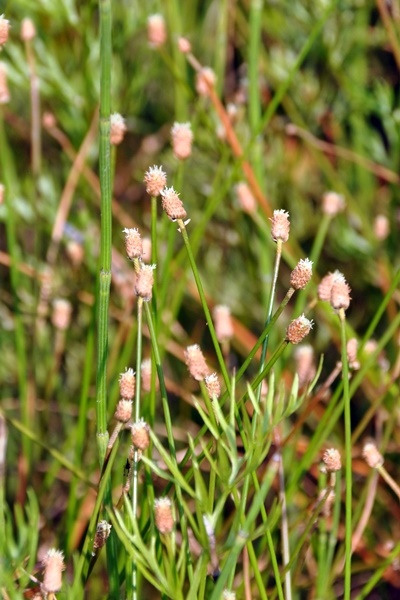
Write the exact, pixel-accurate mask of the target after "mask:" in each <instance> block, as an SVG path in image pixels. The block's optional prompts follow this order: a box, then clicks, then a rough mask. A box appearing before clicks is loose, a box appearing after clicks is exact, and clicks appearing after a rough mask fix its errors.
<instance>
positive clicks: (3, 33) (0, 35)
mask: <svg viewBox="0 0 400 600" xmlns="http://www.w3.org/2000/svg"><path fill="white" fill-rule="evenodd" d="M9 29H10V21H8V20H7V19H5V18H4V15H0V47H1V46H4V44H5V43H6V41H7V40H8V31H9Z"/></svg>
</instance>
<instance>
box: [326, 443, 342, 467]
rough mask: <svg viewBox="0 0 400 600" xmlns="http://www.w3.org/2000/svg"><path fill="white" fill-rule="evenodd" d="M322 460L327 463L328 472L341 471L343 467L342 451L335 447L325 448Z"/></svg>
mask: <svg viewBox="0 0 400 600" xmlns="http://www.w3.org/2000/svg"><path fill="white" fill-rule="evenodd" d="M322 460H323V461H324V463H325V467H326V470H327V471H328V473H334V472H335V471H340V469H341V468H342V461H341V458H340V452H339V451H338V450H336V449H335V448H329V450H325V452H324V454H323V456H322Z"/></svg>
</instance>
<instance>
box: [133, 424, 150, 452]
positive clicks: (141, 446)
mask: <svg viewBox="0 0 400 600" xmlns="http://www.w3.org/2000/svg"><path fill="white" fill-rule="evenodd" d="M131 438H132V444H133V445H134V446H135V448H137V449H138V450H142V451H143V450H147V448H148V447H149V446H150V427H149V426H148V425H147V423H146V422H145V421H143V419H140V420H139V421H136V423H133V425H132V426H131Z"/></svg>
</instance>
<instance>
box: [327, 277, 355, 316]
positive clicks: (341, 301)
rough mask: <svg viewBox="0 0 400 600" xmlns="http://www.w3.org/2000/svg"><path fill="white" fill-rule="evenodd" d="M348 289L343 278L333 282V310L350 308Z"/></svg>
mask: <svg viewBox="0 0 400 600" xmlns="http://www.w3.org/2000/svg"><path fill="white" fill-rule="evenodd" d="M350 292H351V290H350V287H349V285H348V284H347V283H346V280H345V279H344V278H343V280H342V279H338V280H337V281H334V283H333V285H332V289H331V305H332V307H333V308H334V309H335V310H340V309H344V310H347V309H348V308H349V306H350V300H351V298H350Z"/></svg>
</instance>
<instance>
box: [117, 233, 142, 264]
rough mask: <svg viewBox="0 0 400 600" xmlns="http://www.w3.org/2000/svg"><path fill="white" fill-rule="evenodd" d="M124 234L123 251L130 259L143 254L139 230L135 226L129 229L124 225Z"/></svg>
mask: <svg viewBox="0 0 400 600" xmlns="http://www.w3.org/2000/svg"><path fill="white" fill-rule="evenodd" d="M122 233H124V234H125V251H126V255H127V257H128V258H129V259H130V260H134V259H135V258H141V257H142V255H143V242H142V238H141V236H140V233H139V230H138V229H136V228H132V229H129V228H128V227H125V229H123V230H122Z"/></svg>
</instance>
